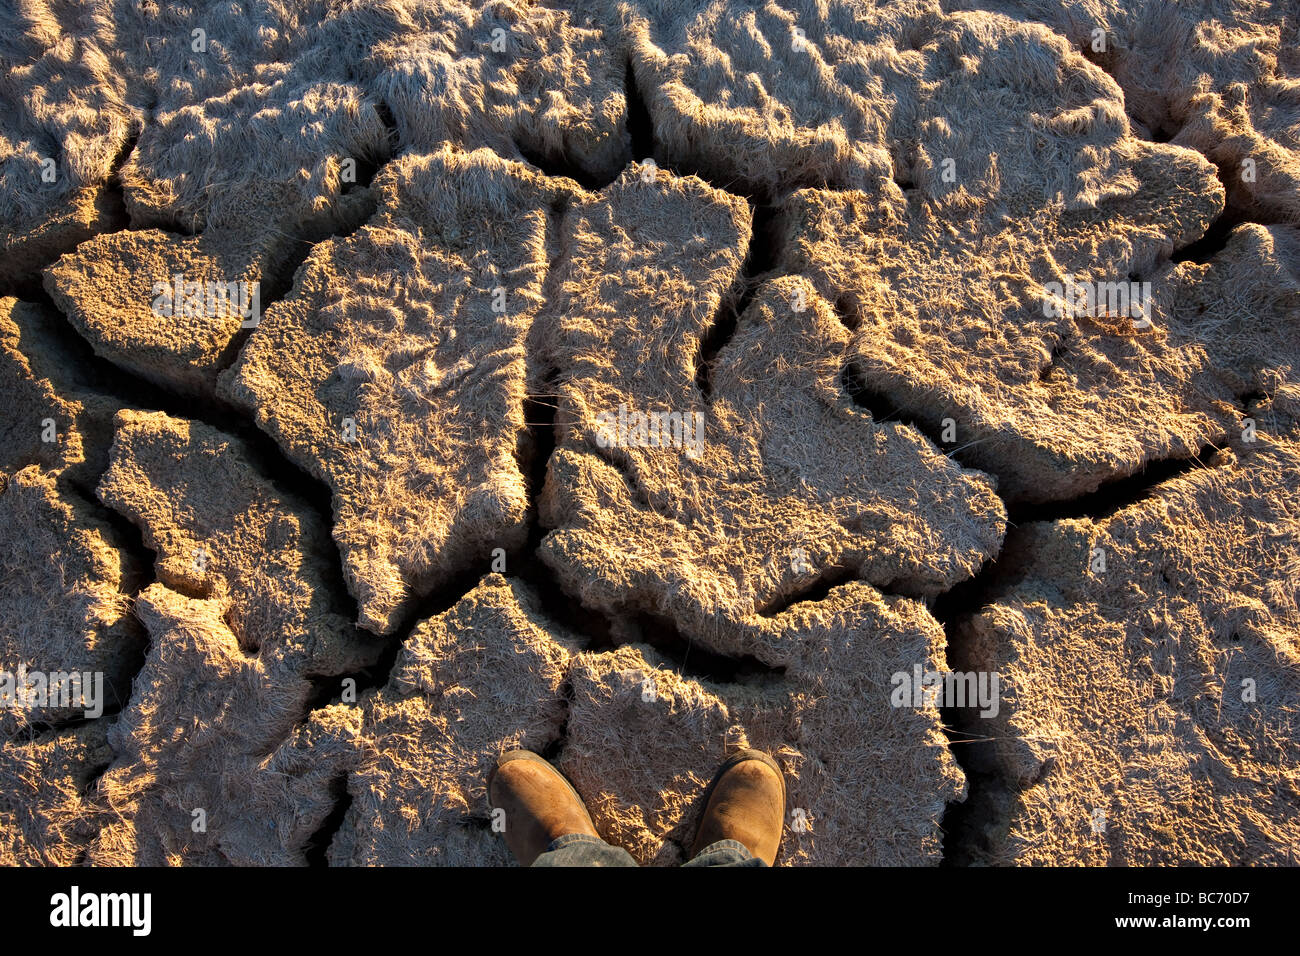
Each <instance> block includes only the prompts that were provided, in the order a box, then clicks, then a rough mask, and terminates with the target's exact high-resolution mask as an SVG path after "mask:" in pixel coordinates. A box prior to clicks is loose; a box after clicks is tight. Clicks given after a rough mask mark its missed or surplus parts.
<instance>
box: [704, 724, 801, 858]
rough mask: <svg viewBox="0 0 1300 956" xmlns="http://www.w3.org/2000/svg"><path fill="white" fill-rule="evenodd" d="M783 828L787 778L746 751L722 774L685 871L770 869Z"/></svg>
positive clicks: (714, 785)
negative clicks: (707, 867) (691, 867)
mask: <svg viewBox="0 0 1300 956" xmlns="http://www.w3.org/2000/svg"><path fill="white" fill-rule="evenodd" d="M784 823H785V776H784V774H782V773H781V768H780V767H779V766H778V765H777V763H776V761H775V760H773V759H772V758H771V757H769V756H768V755H767V754H765V753H761V752H760V751H757V750H742V751H740V752H739V753H738V754H736V755H735V756H733V757H732V758H731V759H729V760H728V761H727V762H726V763H724V764H723V765H722V767H721V768H720V769H719V770H718V773H717V776H715V777H714V778H713V782H712V783H711V784H709V789H708V792H707V794H706V796H705V806H704V816H703V818H702V819H701V820H700V829H699V832H698V833H697V834H696V837H695V844H694V846H693V847H692V848H691V859H690V861H689V862H688V863H686V864H685V865H686V866H771V865H772V864H773V863H775V862H776V854H777V851H778V850H779V849H780V848H781V830H782V827H783V826H784Z"/></svg>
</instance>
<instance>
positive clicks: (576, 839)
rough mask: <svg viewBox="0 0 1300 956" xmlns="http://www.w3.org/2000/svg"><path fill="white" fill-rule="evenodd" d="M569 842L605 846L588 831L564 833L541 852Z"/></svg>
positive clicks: (602, 841)
mask: <svg viewBox="0 0 1300 956" xmlns="http://www.w3.org/2000/svg"><path fill="white" fill-rule="evenodd" d="M729 842H732V843H734V842H735V841H734V840H732V841H729ZM570 843H595V844H597V845H599V846H606V843H605V841H604V840H602V839H601V838H600V837H594V836H592V835H591V834H590V833H566V834H564V836H558V837H556V838H555V839H554V840H552V841H551V842H550V843H548V844H546V849H545V850H544V851H543V852H544V853H550V852H552V851H553V850H558V849H560V848H561V847H566V846H568V845H569V844H570Z"/></svg>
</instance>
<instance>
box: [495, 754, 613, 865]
mask: <svg viewBox="0 0 1300 956" xmlns="http://www.w3.org/2000/svg"><path fill="white" fill-rule="evenodd" d="M488 802H489V803H490V804H491V805H492V808H493V809H494V810H495V809H498V808H499V809H501V810H504V811H505V826H506V830H505V833H506V846H508V847H510V850H511V852H512V853H514V855H515V858H516V859H517V860H518V861H519V863H520V864H521V865H522V866H532V865H533V861H534V860H536V859H537V858H538V857H539V856H541V855H542V853H543V852H544V851H545V850H546V846H547V844H548V843H550V842H551V841H552V840H554V839H555V838H556V837H562V836H564V835H565V834H567V833H586V834H588V835H590V836H599V834H598V833H597V832H596V827H595V825H594V824H593V823H592V822H591V816H590V815H589V814H588V813H587V808H586V807H585V806H584V805H583V803H582V798H581V797H580V796H578V791H576V790H574V789H573V787H572V786H571V785H570V784H569V781H567V780H565V779H564V775H563V774H562V773H560V771H558V770H556V769H555V768H554V767H553V766H551V765H550V763H548V762H547V761H546V760H544V759H542V758H541V757H539V756H538V755H537V754H535V753H533V752H532V751H530V750H512V751H510V752H509V753H504V754H502V755H501V756H500V757H498V758H497V765H496V769H494V770H493V771H492V774H491V776H490V777H489V778H488Z"/></svg>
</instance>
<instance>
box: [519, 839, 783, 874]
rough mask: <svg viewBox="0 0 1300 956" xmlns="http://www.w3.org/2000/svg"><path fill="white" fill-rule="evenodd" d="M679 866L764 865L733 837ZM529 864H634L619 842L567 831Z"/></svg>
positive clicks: (709, 847)
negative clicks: (611, 843) (567, 832)
mask: <svg viewBox="0 0 1300 956" xmlns="http://www.w3.org/2000/svg"><path fill="white" fill-rule="evenodd" d="M682 865H683V866H767V864H766V863H764V862H763V861H762V860H760V859H759V858H758V857H756V856H754V855H753V854H752V853H750V852H749V851H748V850H747V849H745V844H743V843H740V842H739V841H737V840H719V841H718V842H717V843H710V844H709V845H708V846H706V847H705V848H704V849H703V850H701V851H700V852H699V853H697V854H695V858H694V859H692V860H691V861H690V862H689V863H683V864H682ZM533 866H636V860H634V859H632V854H631V853H628V852H627V850H625V849H623V848H622V847H621V846H610V845H609V844H608V843H606V842H605V841H604V840H602V839H600V837H594V836H588V835H587V834H585V833H570V834H567V835H566V836H562V837H557V838H556V839H554V840H552V841H551V842H550V844H548V845H547V847H546V851H545V852H544V853H542V855H541V856H539V857H538V858H537V859H536V860H535V861H533Z"/></svg>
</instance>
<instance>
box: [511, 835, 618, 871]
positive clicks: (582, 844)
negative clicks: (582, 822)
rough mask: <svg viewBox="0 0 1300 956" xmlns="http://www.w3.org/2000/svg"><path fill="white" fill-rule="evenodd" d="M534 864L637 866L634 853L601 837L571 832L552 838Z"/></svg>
mask: <svg viewBox="0 0 1300 956" xmlns="http://www.w3.org/2000/svg"><path fill="white" fill-rule="evenodd" d="M533 866H636V860H634V859H632V854H631V853H628V852H627V850H625V849H623V848H622V847H621V846H610V845H609V844H608V843H606V842H605V841H604V840H602V839H601V838H600V837H594V836H589V835H588V834H586V833H569V834H566V835H565V836H562V837H559V838H558V839H555V840H552V841H551V842H550V843H549V844H548V845H547V847H546V852H545V853H543V854H542V855H541V856H539V857H538V858H537V859H536V860H534V861H533Z"/></svg>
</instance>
